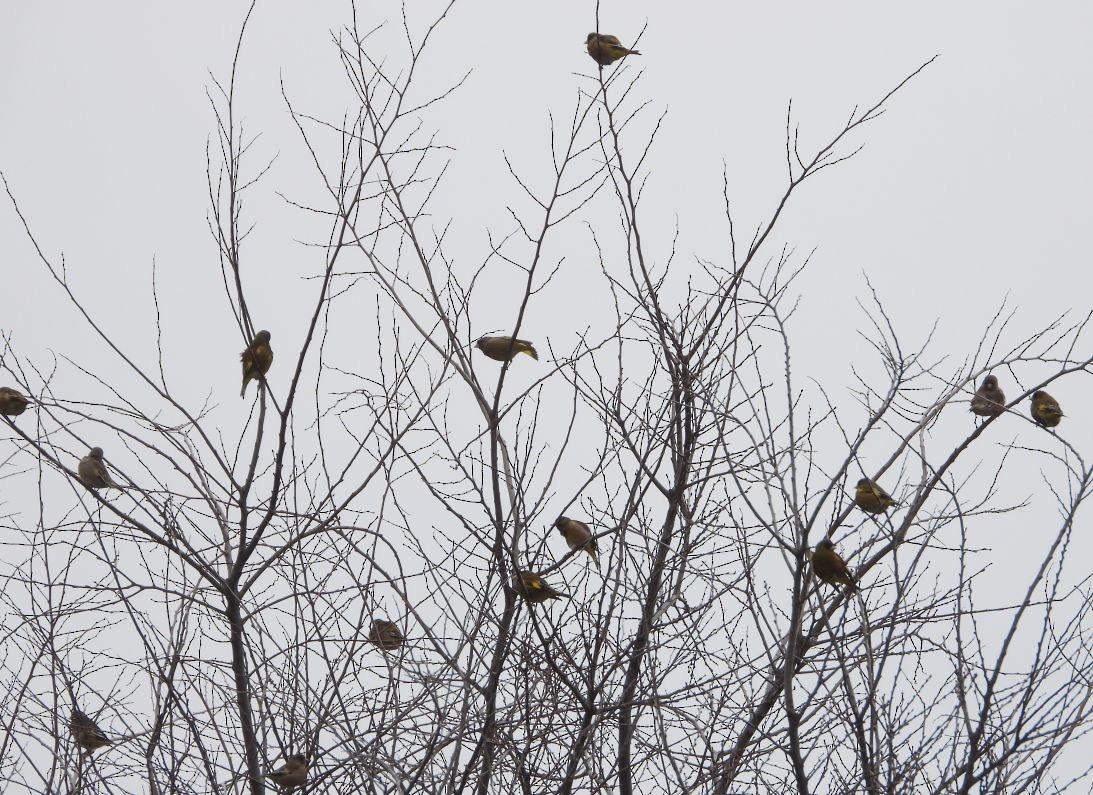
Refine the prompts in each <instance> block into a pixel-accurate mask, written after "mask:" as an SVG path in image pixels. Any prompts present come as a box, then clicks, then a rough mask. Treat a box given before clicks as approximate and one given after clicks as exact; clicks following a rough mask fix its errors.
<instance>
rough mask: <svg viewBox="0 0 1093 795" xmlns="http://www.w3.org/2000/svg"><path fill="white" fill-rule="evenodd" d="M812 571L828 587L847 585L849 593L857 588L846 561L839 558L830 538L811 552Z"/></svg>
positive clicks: (821, 542)
mask: <svg viewBox="0 0 1093 795" xmlns="http://www.w3.org/2000/svg"><path fill="white" fill-rule="evenodd" d="M812 571H813V572H814V573H815V574H816V576H817V577H818V578H820V579H821V580H822V581H823V582H826V583H827V584H829V585H849V586H850V590H851V591H853V590H856V589H857V587H858V585H857V583H856V582H854V576H853V575H852V574H851V573H850V569H849V568H848V567H847V565H846V561H845V560H843V559H842V558H841V557H839V553H838V552H836V551H835V545H834V544H832V543H831V539H830V538H825V539H823V540H822V541H820V542H819V543H818V544H816V548H815V549H814V550H812Z"/></svg>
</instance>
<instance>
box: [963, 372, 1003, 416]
mask: <svg viewBox="0 0 1093 795" xmlns="http://www.w3.org/2000/svg"><path fill="white" fill-rule="evenodd" d="M971 411H972V414H976V415H978V416H980V417H997V416H998V415H999V414H1004V413H1005V411H1006V393H1005V392H1003V391H1002V390H1001V388H999V386H998V379H997V378H995V377H994V376H993V375H988V376H987V377H986V378H984V379H983V383H982V384H980V385H979V389H977V390H975V394H974V395H972V405H971Z"/></svg>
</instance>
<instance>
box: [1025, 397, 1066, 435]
mask: <svg viewBox="0 0 1093 795" xmlns="http://www.w3.org/2000/svg"><path fill="white" fill-rule="evenodd" d="M1030 411H1031V412H1032V418H1033V419H1034V420H1036V422H1037V423H1038V424H1039V425H1040V427H1042V428H1054V427H1055V426H1056V425H1058V424H1059V423H1060V422H1062V421H1063V409H1062V407H1061V406H1060V405H1059V401H1057V400H1056V399H1055V398H1053V397H1052V396H1051V395H1049V394H1048V393H1047V392H1045V391H1044V390H1042V389H1037V390H1036V391H1035V392H1033V393H1032V408H1031V409H1030Z"/></svg>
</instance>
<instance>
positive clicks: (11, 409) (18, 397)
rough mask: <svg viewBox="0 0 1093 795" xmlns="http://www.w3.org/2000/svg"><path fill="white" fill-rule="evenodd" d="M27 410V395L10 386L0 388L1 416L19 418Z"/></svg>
mask: <svg viewBox="0 0 1093 795" xmlns="http://www.w3.org/2000/svg"><path fill="white" fill-rule="evenodd" d="M26 410H27V398H26V395H24V394H23V393H22V392H20V391H19V390H18V389H12V388H11V387H10V386H0V414H5V415H7V416H9V417H18V416H19V415H20V414H22V413H23V412H24V411H26Z"/></svg>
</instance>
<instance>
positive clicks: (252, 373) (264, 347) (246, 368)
mask: <svg viewBox="0 0 1093 795" xmlns="http://www.w3.org/2000/svg"><path fill="white" fill-rule="evenodd" d="M239 360H240V361H241V362H242V363H243V388H242V389H240V390H239V397H243V395H244V394H245V393H246V391H247V384H249V383H250V382H251V381H252V380H254V379H255V378H257V379H259V380H261V381H264V380H265V379H266V373H268V372H269V367H270V365H271V364H273V348H271V347H270V346H269V332H268V331H259V332H258V333H257V334H255V335H254V339H253V340H251V343H250V345H248V346H247V349H246V350H245V351H243V352H242V353H241V354H239Z"/></svg>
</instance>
